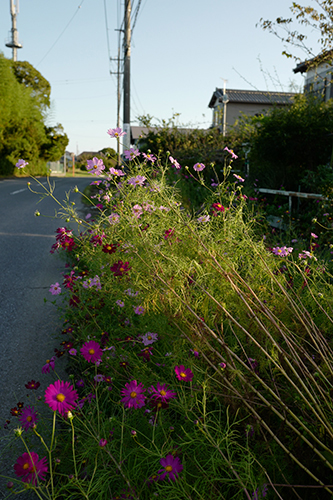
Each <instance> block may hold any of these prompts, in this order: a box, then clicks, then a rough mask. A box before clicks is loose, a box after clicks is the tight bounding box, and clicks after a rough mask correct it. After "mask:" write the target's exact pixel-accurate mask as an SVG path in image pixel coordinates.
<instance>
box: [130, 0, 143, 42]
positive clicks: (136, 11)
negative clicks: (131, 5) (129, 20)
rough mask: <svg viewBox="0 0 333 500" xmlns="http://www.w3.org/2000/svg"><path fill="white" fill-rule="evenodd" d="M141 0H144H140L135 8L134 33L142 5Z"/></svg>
mask: <svg viewBox="0 0 333 500" xmlns="http://www.w3.org/2000/svg"><path fill="white" fill-rule="evenodd" d="M141 1H142V0H139V3H138V5H137V7H136V10H135V13H134V16H135V17H134V21H133V24H132V35H133V31H134V28H135V24H136V20H137V18H138V14H139V10H140V5H141Z"/></svg>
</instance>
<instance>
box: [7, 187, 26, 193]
mask: <svg viewBox="0 0 333 500" xmlns="http://www.w3.org/2000/svg"><path fill="white" fill-rule="evenodd" d="M26 190H27V188H24V189H18V190H17V191H13V192H12V193H9V194H17V193H22V192H23V191H26Z"/></svg>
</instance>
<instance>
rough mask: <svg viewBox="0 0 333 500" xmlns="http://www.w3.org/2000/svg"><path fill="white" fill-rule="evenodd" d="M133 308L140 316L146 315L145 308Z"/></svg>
mask: <svg viewBox="0 0 333 500" xmlns="http://www.w3.org/2000/svg"><path fill="white" fill-rule="evenodd" d="M133 307H134V312H135V314H138V315H140V314H144V312H145V308H144V307H142V306H137V307H135V306H133Z"/></svg>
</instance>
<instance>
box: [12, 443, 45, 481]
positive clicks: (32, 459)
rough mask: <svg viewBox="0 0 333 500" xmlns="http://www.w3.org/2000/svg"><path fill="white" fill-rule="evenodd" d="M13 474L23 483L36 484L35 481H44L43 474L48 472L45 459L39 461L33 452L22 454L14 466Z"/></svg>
mask: <svg viewBox="0 0 333 500" xmlns="http://www.w3.org/2000/svg"><path fill="white" fill-rule="evenodd" d="M14 470H15V474H16V475H17V476H18V477H20V478H21V480H22V481H23V482H24V483H32V484H33V485H36V484H37V480H39V481H45V474H46V472H47V471H48V467H47V459H46V457H44V458H42V459H41V460H39V456H38V455H37V453H35V452H34V451H31V452H30V454H29V453H23V455H22V456H20V457H19V458H18V459H17V461H16V464H15V465H14Z"/></svg>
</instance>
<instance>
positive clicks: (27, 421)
mask: <svg viewBox="0 0 333 500" xmlns="http://www.w3.org/2000/svg"><path fill="white" fill-rule="evenodd" d="M19 421H20V422H21V424H22V427H23V429H24V430H25V431H28V430H29V429H30V428H31V427H33V426H34V425H35V424H36V422H37V412H36V411H35V408H34V407H33V406H31V407H30V406H26V407H25V408H23V410H22V413H21V415H20V416H19Z"/></svg>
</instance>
